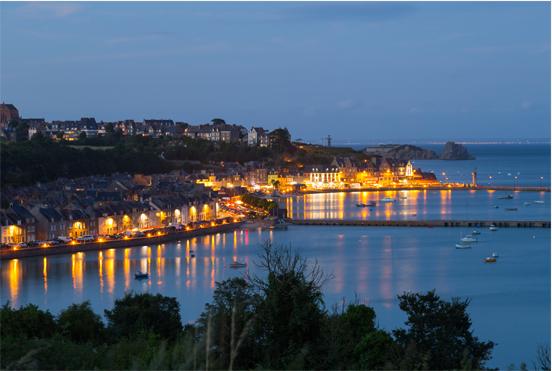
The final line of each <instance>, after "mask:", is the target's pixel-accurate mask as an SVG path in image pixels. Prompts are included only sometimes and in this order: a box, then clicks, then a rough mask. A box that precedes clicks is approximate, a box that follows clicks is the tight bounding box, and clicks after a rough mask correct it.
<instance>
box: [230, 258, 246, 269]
mask: <svg viewBox="0 0 552 371" xmlns="http://www.w3.org/2000/svg"><path fill="white" fill-rule="evenodd" d="M245 267H247V264H246V263H241V262H239V261H237V260H234V261H233V262H232V263H231V264H230V268H234V269H238V268H245Z"/></svg>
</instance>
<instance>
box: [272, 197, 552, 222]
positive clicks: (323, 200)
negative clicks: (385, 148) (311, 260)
mask: <svg viewBox="0 0 552 371" xmlns="http://www.w3.org/2000/svg"><path fill="white" fill-rule="evenodd" d="M507 194H508V193H506V192H502V191H497V192H494V191H468V190H465V191H464V190H461V191H451V190H446V191H381V192H351V193H348V192H337V193H318V194H308V195H302V196H295V197H290V198H287V199H286V200H285V202H283V203H282V206H283V207H286V208H287V210H288V216H291V217H292V218H296V219H361V220H444V219H465V220H474V219H477V220H550V193H549V192H514V193H511V194H512V196H513V197H514V198H513V199H511V200H504V199H500V197H504V196H505V195H507ZM384 197H391V198H393V199H396V202H394V203H381V202H380V201H381V199H383V198H384ZM370 201H375V202H376V203H377V206H375V207H370V208H368V207H357V206H356V205H357V203H364V204H366V203H368V202H370ZM534 201H539V202H541V201H542V202H544V203H542V204H541V203H534ZM495 206H498V208H495ZM511 208H515V209H517V210H516V211H509V210H506V209H511Z"/></svg>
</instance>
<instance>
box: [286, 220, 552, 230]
mask: <svg viewBox="0 0 552 371" xmlns="http://www.w3.org/2000/svg"><path fill="white" fill-rule="evenodd" d="M289 222H290V223H291V224H295V225H306V226H358V227H406V228H413V227H414V228H416V227H425V228H454V227H461V228H488V227H490V226H493V225H494V226H496V227H498V228H541V229H550V221H549V220H476V219H474V220H460V219H457V220H454V219H452V220H354V219H352V220H347V219H289Z"/></svg>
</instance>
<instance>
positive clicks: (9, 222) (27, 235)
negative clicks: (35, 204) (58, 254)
mask: <svg viewBox="0 0 552 371" xmlns="http://www.w3.org/2000/svg"><path fill="white" fill-rule="evenodd" d="M0 225H1V242H2V243H23V242H29V241H34V240H36V219H35V218H34V216H33V215H32V214H31V213H30V212H29V210H27V209H26V208H24V207H23V206H21V205H18V204H13V205H12V206H11V207H10V208H9V209H8V210H2V211H0Z"/></svg>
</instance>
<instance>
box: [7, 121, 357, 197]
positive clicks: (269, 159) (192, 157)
mask: <svg viewBox="0 0 552 371" xmlns="http://www.w3.org/2000/svg"><path fill="white" fill-rule="evenodd" d="M22 125H23V124H22ZM16 129H17V130H18V131H17V133H19V135H16V139H17V141H16V142H13V143H2V145H1V153H0V160H1V173H2V185H3V186H22V185H30V184H33V183H35V182H37V181H41V182H45V181H50V180H55V179H57V178H59V177H67V178H75V177H80V176H88V175H106V174H112V173H114V172H129V173H143V174H151V173H163V172H167V171H170V170H173V169H184V170H187V171H191V170H194V169H197V168H201V167H205V166H223V164H224V162H239V163H242V164H243V163H245V162H248V161H262V162H263V163H264V164H265V166H266V167H294V166H299V167H300V166H302V165H303V164H314V163H329V162H330V161H331V160H332V159H333V157H334V156H344V155H346V156H352V157H359V156H360V157H362V156H363V155H362V154H361V153H360V152H357V151H354V150H352V149H350V148H326V147H321V146H312V145H306V144H300V143H292V142H291V136H290V134H289V132H288V131H287V129H276V130H274V131H273V132H272V133H271V134H270V137H271V143H272V145H271V148H259V147H249V146H247V145H246V144H237V143H216V142H209V141H205V140H200V139H192V138H188V137H179V138H172V137H162V138H151V137H143V136H123V135H122V133H121V132H120V131H117V130H116V131H109V132H108V134H107V135H105V136H101V137H91V138H87V137H86V135H81V136H79V139H78V140H76V141H72V142H66V141H64V140H60V141H57V142H54V141H52V140H50V139H47V138H45V137H44V136H42V134H35V136H33V138H32V139H31V140H25V138H26V132H25V131H24V130H25V127H21V128H19V126H18V127H17V128H16ZM81 134H84V133H81Z"/></svg>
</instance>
